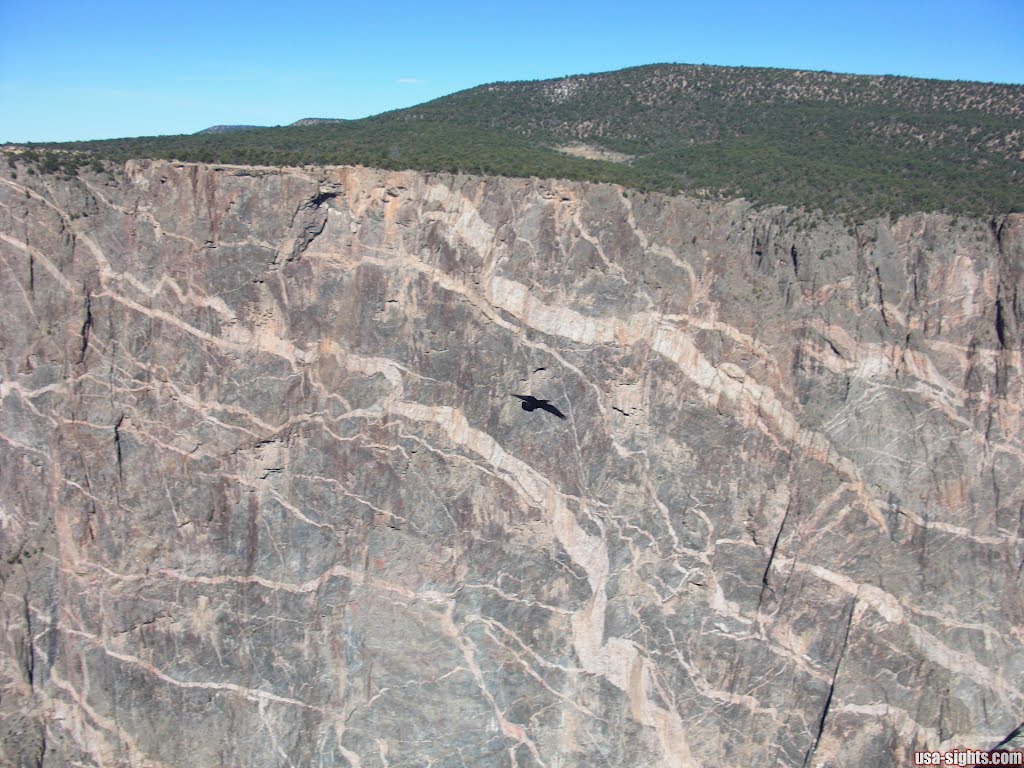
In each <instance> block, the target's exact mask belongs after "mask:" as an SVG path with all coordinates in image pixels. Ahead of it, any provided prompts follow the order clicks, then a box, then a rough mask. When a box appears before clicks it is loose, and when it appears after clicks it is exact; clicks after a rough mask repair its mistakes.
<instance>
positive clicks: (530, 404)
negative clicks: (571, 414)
mask: <svg viewBox="0 0 1024 768" xmlns="http://www.w3.org/2000/svg"><path fill="white" fill-rule="evenodd" d="M512 397H518V398H519V399H520V400H522V401H523V410H524V411H535V410H537V409H538V408H540V409H541V410H542V411H547V412H548V413H553V414H555V416H557V417H558V418H560V419H564V418H565V414H564V413H562V412H561V411H560V410H558V409H557V408H556V407H555V406H553V405H552V404H551V403H550V402H548V401H547V400H540V399H539V398H536V397H534V396H533V395H512Z"/></svg>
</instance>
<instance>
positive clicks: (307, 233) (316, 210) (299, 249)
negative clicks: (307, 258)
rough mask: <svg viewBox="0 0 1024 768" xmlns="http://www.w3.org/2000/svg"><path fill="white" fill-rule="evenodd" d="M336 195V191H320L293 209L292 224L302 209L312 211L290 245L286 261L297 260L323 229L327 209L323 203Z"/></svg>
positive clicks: (325, 222)
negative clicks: (289, 252) (290, 248)
mask: <svg viewBox="0 0 1024 768" xmlns="http://www.w3.org/2000/svg"><path fill="white" fill-rule="evenodd" d="M337 196H338V193H337V192H332V191H320V192H319V193H318V194H316V195H314V196H313V197H311V198H310V199H309V200H307V201H306V202H305V203H303V204H302V205H300V206H299V208H298V209H297V210H296V211H295V216H294V217H293V218H292V226H294V225H295V222H296V220H297V219H298V218H299V216H300V215H302V212H303V211H310V212H312V216H311V218H310V219H309V220H308V221H306V223H305V224H304V225H303V226H302V230H301V231H300V232H299V233H298V235H297V236H296V238H295V245H293V246H292V252H291V255H290V256H289V257H288V259H287V261H298V260H299V259H300V258H301V257H302V254H303V253H305V251H306V249H307V248H308V247H309V244H310V243H312V242H313V241H314V240H315V239H316V238H317V237H319V236H320V234H321V233H322V232H323V231H324V227H326V226H327V209H326V208H325V207H324V204H325V203H326V202H327V201H328V200H333V199H334V198H336V197H337Z"/></svg>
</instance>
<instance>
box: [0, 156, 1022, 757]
mask: <svg viewBox="0 0 1024 768" xmlns="http://www.w3.org/2000/svg"><path fill="white" fill-rule="evenodd" d="M0 269H2V280H0V290H2V291H3V303H2V306H0V345H2V351H3V356H2V365H3V367H2V369H0V398H2V404H0V525H2V529H0V542H2V552H0V555H2V561H0V578H2V582H3V602H2V606H0V611H2V613H0V615H2V618H3V623H4V636H3V638H2V646H0V649H2V650H0V686H2V687H0V690H2V698H0V724H2V734H0V735H2V747H0V759H2V760H3V761H6V762H8V763H10V764H12V765H18V766H64V765H81V766H134V767H136V768H138V767H139V766H153V767H156V766H246V767H247V768H260V767H262V766H296V767H298V766H346V765H347V766H353V768H357V767H358V768H383V767H384V766H391V767H392V768H398V767H399V766H425V765H432V766H445V767H448V766H474V767H477V768H478V767H481V766H495V767H497V766H521V767H523V768H525V767H526V766H548V767H549V768H568V767H570V766H579V767H580V768H583V767H584V766H585V767H586V768H596V767H598V766H615V767H618V766H665V767H666V768H668V767H672V768H684V767H686V766H721V765H724V766H739V765H751V766H805V765H808V766H867V765H873V766H887V765H908V764H909V763H910V760H911V753H912V750H913V749H915V748H924V747H929V748H951V747H956V746H966V747H971V748H976V749H988V748H991V747H993V746H995V745H997V744H999V743H1000V742H1002V741H1003V740H1005V739H1006V738H1007V736H1009V735H1010V734H1011V733H1012V732H1013V731H1014V730H1015V729H1016V728H1017V727H1018V726H1020V725H1021V722H1022V721H1024V596H1022V571H1021V563H1022V553H1024V538H1022V536H1024V482H1022V476H1024V473H1022V460H1024V440H1022V436H1024V425H1022V413H1021V409H1022V406H1024V386H1022V378H1021V365H1022V363H1021V353H1022V342H1021V329H1022V324H1024V277H1022V274H1024V216H1020V215H1013V216H1008V217H1003V218H999V219H996V220H993V221H979V220H969V219H960V218H956V217H951V216H945V215H924V214H922V215H915V216H909V217H905V218H901V219H899V220H897V221H874V222H869V223H868V224H862V225H856V226H853V225H849V224H847V223H843V222H840V221H837V220H828V219H823V218H821V217H814V216H810V215H807V214H803V213H799V212H793V211H787V210H785V209H754V208H752V207H751V206H750V205H748V204H746V203H744V202H742V201H740V202H733V203H728V204H725V203H721V204H720V203H705V202H696V201H693V200H689V199H686V198H682V197H676V198H669V197H663V196H658V195H641V194H638V193H631V192H626V191H623V190H622V189H620V188H618V187H614V186H608V185H585V184H577V183H570V182H557V181H540V180H512V179H483V178H478V177H462V176H449V175H425V174H420V173H413V172H407V173H391V172H383V171H375V170H371V169H363V168H332V169H307V170H301V171H300V170H287V169H286V170H281V169H267V168H264V169H260V168H238V167H206V166H197V165H184V164H173V163H165V162H137V163H131V164H129V165H128V166H126V167H125V168H124V170H123V172H119V173H118V175H117V176H116V177H112V176H107V175H88V174H84V175H82V176H80V177H79V178H76V179H59V178H56V177H52V176H28V175H26V174H25V173H24V172H22V173H21V174H19V175H17V176H16V177H14V176H12V174H11V173H10V172H9V171H7V169H5V175H4V176H3V177H2V178H0ZM512 393H519V394H531V393H532V394H534V395H536V396H538V397H543V398H548V399H550V400H551V401H552V402H553V403H554V404H555V405H557V407H558V408H560V409H561V410H562V411H563V412H564V413H565V414H566V417H567V418H566V419H565V420H564V421H563V420H559V419H557V418H555V417H554V416H552V415H551V414H549V413H546V412H543V411H539V410H538V411H534V412H532V413H528V412H526V411H523V410H522V409H521V408H520V407H519V402H518V401H517V400H515V399H513V398H512V397H511V396H510V395H511V394H512Z"/></svg>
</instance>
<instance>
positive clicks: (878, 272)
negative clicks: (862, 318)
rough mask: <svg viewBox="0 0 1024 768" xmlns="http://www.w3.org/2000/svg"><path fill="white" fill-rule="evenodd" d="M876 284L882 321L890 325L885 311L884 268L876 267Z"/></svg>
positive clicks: (887, 325) (886, 325)
mask: <svg viewBox="0 0 1024 768" xmlns="http://www.w3.org/2000/svg"><path fill="white" fill-rule="evenodd" d="M875 285H876V286H877V287H878V311H879V313H881V315H882V322H883V323H885V327H886V328H888V327H889V316H888V315H887V314H886V312H885V294H884V293H883V291H882V270H880V269H879V268H878V267H877V266H876V267H875Z"/></svg>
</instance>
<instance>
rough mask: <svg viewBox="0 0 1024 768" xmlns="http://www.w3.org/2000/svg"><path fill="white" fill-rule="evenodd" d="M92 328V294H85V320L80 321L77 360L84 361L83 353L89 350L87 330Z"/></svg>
mask: <svg viewBox="0 0 1024 768" xmlns="http://www.w3.org/2000/svg"><path fill="white" fill-rule="evenodd" d="M91 330H92V294H91V293H89V292H88V291H87V292H86V294H85V320H83V321H82V330H81V335H82V346H81V348H80V349H79V351H78V362H80V363H82V362H85V353H86V352H87V351H88V350H89V332H90V331H91Z"/></svg>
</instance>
